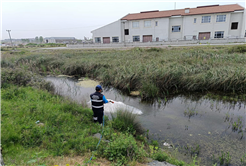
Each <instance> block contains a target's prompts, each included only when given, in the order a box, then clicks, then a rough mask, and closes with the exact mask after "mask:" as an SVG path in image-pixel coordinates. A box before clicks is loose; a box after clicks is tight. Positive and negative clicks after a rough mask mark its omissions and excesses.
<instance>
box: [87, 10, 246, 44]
mask: <svg viewBox="0 0 246 166" xmlns="http://www.w3.org/2000/svg"><path fill="white" fill-rule="evenodd" d="M243 14H244V15H243ZM217 15H226V21H225V22H216V18H217ZM202 16H211V21H210V23H202ZM194 18H196V23H194ZM147 20H151V27H144V21H146V20H134V21H138V22H139V27H137V28H133V26H132V23H133V22H134V21H125V22H124V23H123V22H122V21H121V20H118V21H116V22H113V23H111V24H109V25H106V26H104V27H102V28H99V29H96V30H94V31H92V33H93V41H94V42H95V37H101V42H103V40H102V37H110V39H111V42H112V37H116V36H118V37H119V42H124V41H126V42H133V36H140V42H142V41H143V35H152V39H153V41H156V38H157V37H158V38H159V41H168V40H170V39H171V40H176V39H178V40H183V39H184V36H186V39H192V36H196V37H197V39H198V36H199V32H210V34H211V36H210V38H211V39H214V34H215V32H216V31H224V38H227V37H233V36H238V37H242V36H244V33H245V22H246V21H245V13H243V12H240V13H236V12H232V13H216V14H205V15H192V16H182V17H169V18H153V19H147ZM156 21H158V26H155V22H156ZM232 22H239V24H238V29H237V30H231V23H232ZM172 26H181V31H180V32H172ZM124 29H129V35H124Z"/></svg>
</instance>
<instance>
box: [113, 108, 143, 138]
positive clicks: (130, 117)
mask: <svg viewBox="0 0 246 166" xmlns="http://www.w3.org/2000/svg"><path fill="white" fill-rule="evenodd" d="M111 116H112V127H113V128H114V129H116V130H118V131H121V132H129V133H131V134H133V135H135V134H142V133H143V132H144V131H143V128H142V126H141V124H140V123H139V121H138V120H137V119H136V117H137V115H136V114H133V113H132V112H129V111H126V110H125V111H123V110H118V111H117V112H116V114H111Z"/></svg>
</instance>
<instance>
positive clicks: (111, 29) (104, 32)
mask: <svg viewBox="0 0 246 166" xmlns="http://www.w3.org/2000/svg"><path fill="white" fill-rule="evenodd" d="M91 33H92V37H93V42H95V37H101V43H102V42H103V37H110V42H112V37H119V41H121V21H120V20H118V21H115V22H113V23H111V24H108V25H105V26H103V27H101V28H98V29H95V30H93V31H91Z"/></svg>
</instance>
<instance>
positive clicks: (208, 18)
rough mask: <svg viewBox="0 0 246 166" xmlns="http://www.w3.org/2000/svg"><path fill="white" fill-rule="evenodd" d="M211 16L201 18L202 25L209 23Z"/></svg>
mask: <svg viewBox="0 0 246 166" xmlns="http://www.w3.org/2000/svg"><path fill="white" fill-rule="evenodd" d="M210 20H211V16H202V23H210Z"/></svg>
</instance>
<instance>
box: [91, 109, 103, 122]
mask: <svg viewBox="0 0 246 166" xmlns="http://www.w3.org/2000/svg"><path fill="white" fill-rule="evenodd" d="M93 113H94V114H93V119H94V122H95V123H96V122H99V124H102V121H103V115H104V113H103V110H93Z"/></svg>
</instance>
